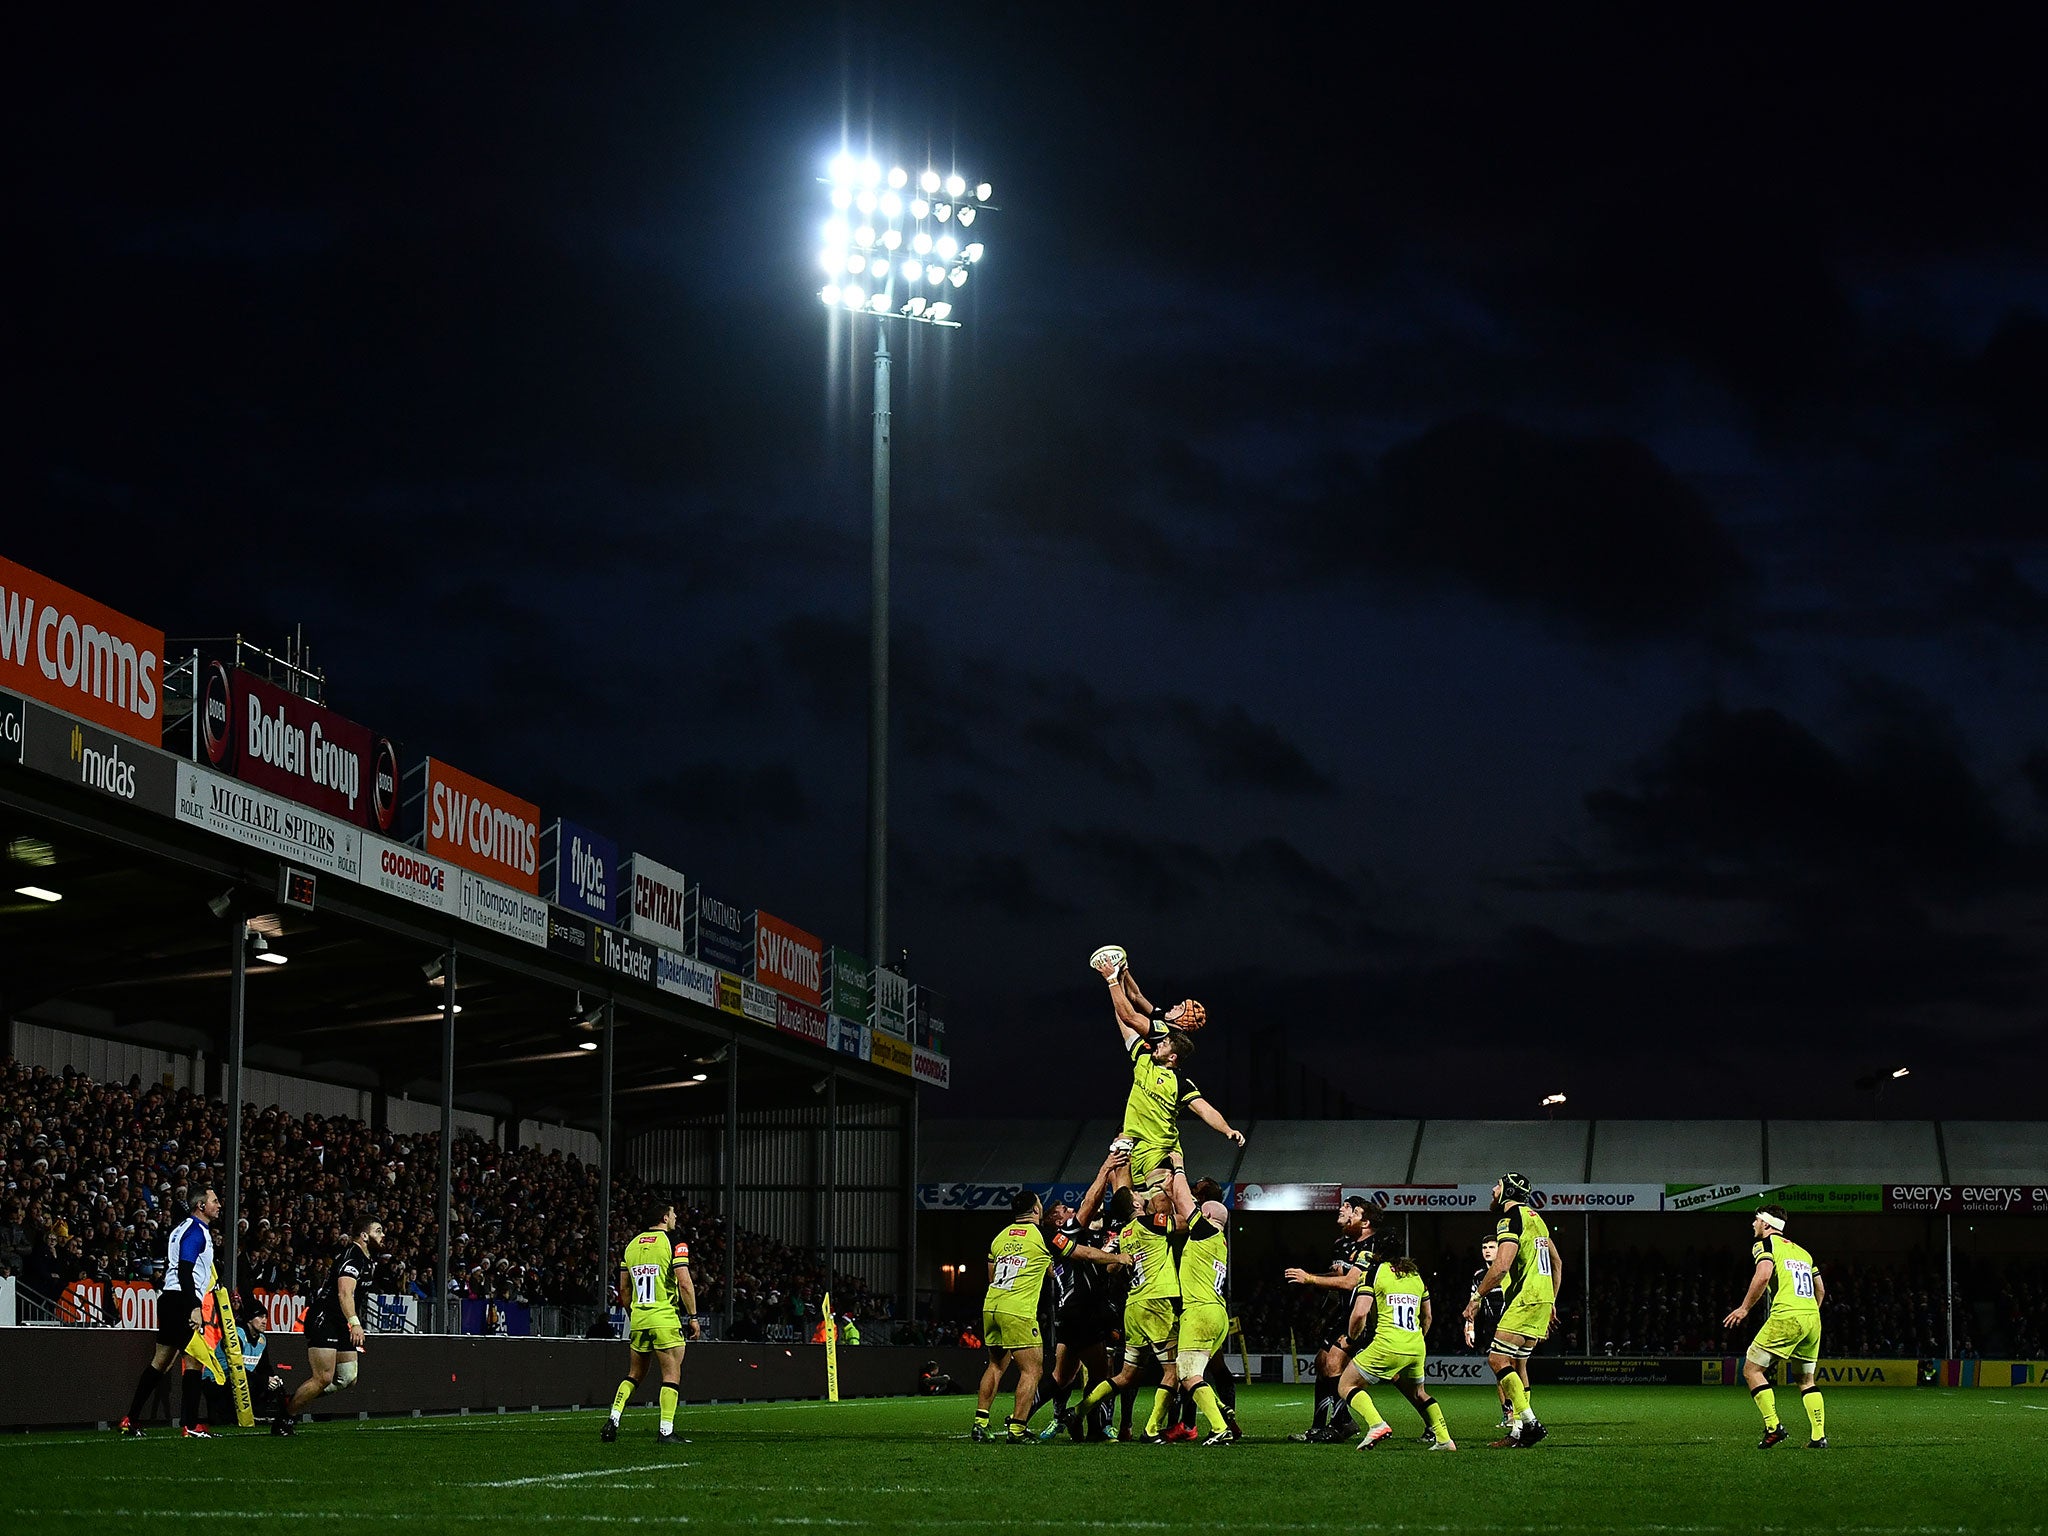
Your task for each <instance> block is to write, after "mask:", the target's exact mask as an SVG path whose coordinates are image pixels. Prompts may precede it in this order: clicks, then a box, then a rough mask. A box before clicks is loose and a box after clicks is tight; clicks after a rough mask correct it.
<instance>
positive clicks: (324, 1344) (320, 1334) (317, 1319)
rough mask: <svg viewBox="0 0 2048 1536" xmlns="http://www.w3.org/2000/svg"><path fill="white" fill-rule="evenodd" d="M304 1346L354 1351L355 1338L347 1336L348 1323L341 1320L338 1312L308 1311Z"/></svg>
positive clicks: (351, 1352) (350, 1352) (352, 1352)
mask: <svg viewBox="0 0 2048 1536" xmlns="http://www.w3.org/2000/svg"><path fill="white" fill-rule="evenodd" d="M306 1348H308V1349H333V1350H341V1351H345V1352H347V1353H349V1354H354V1353H355V1348H356V1344H355V1340H354V1339H351V1338H350V1337H349V1336H348V1325H347V1324H346V1323H344V1322H342V1320H341V1314H340V1313H339V1312H308V1313H307V1314H306Z"/></svg>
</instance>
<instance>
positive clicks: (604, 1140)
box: [597, 997, 618, 1317]
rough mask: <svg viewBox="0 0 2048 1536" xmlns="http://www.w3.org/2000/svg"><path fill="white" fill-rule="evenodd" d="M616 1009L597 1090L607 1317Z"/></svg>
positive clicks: (611, 1011)
mask: <svg viewBox="0 0 2048 1536" xmlns="http://www.w3.org/2000/svg"><path fill="white" fill-rule="evenodd" d="M616 1018H617V1008H616V1005H615V1004H614V1002H613V1000H612V999H611V998H609V997H608V998H606V999H605V1000H604V1069H603V1070H604V1082H603V1084H602V1085H601V1086H600V1088H599V1089H598V1100H597V1104H598V1109H597V1115H598V1161H599V1172H598V1193H597V1304H598V1307H599V1308H600V1309H601V1311H602V1313H603V1315H604V1316H606V1317H610V1316H611V1312H612V1302H613V1300H614V1297H615V1294H616V1292H617V1290H618V1285H617V1282H616V1281H615V1280H614V1279H613V1278H612V1277H613V1276H614V1275H615V1274H617V1271H616V1270H615V1269H614V1268H613V1267H612V1262H611V1254H612V1136H613V1124H612V1071H613V1056H612V1049H613V1044H612V1026H613V1024H614V1023H615V1022H616Z"/></svg>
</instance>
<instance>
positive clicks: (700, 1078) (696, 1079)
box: [690, 1072, 711, 1083]
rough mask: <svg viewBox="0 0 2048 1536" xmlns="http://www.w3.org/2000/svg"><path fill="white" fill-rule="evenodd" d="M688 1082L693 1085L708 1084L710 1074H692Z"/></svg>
mask: <svg viewBox="0 0 2048 1536" xmlns="http://www.w3.org/2000/svg"><path fill="white" fill-rule="evenodd" d="M690 1081H691V1082H693V1083H708V1082H710V1081H711V1074H710V1073H709V1072H692V1073H691V1074H690Z"/></svg>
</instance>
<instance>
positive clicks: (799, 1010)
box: [775, 997, 829, 1045]
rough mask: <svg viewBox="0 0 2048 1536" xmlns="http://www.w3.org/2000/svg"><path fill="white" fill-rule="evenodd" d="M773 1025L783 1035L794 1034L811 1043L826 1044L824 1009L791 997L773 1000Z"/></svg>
mask: <svg viewBox="0 0 2048 1536" xmlns="http://www.w3.org/2000/svg"><path fill="white" fill-rule="evenodd" d="M775 1027H776V1028H777V1029H779V1030H781V1031H782V1032H783V1033H784V1034H785V1035H796V1036H798V1037H800V1038H801V1039H805V1040H808V1041H810V1042H811V1044H813V1045H827V1044H829V1042H828V1039H827V1031H826V1028H825V1011H824V1009H822V1008H813V1007H812V1006H811V1005H810V1004H809V1003H803V1002H798V1001H797V1000H796V999H795V998H793V997H778V998H777V999H776V1000H775Z"/></svg>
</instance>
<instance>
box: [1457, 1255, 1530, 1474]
mask: <svg viewBox="0 0 2048 1536" xmlns="http://www.w3.org/2000/svg"><path fill="white" fill-rule="evenodd" d="M1499 1247H1500V1245H1499V1244H1498V1243H1496V1242H1494V1240H1493V1239H1492V1238H1491V1237H1488V1238H1486V1239H1485V1240H1483V1241H1482V1242H1481V1243H1480V1244H1479V1267H1478V1268H1477V1269H1475V1270H1473V1271H1472V1295H1471V1298H1470V1299H1473V1300H1476V1301H1478V1303H1479V1311H1478V1314H1477V1315H1476V1316H1473V1317H1469V1318H1467V1319H1466V1320H1465V1347H1466V1348H1467V1349H1476V1350H1479V1351H1480V1352H1481V1353H1485V1352H1486V1351H1488V1350H1491V1349H1492V1348H1493V1334H1494V1330H1495V1329H1497V1328H1498V1327H1499V1326H1500V1309H1501V1306H1502V1304H1503V1303H1504V1302H1505V1301H1506V1300H1507V1296H1506V1295H1505V1293H1503V1292H1501V1291H1499V1290H1491V1291H1488V1292H1487V1293H1486V1294H1485V1295H1484V1296H1481V1295H1480V1294H1479V1282H1480V1281H1482V1280H1484V1279H1485V1278H1486V1272H1487V1271H1488V1270H1490V1269H1492V1268H1493V1256H1494V1254H1495V1253H1496V1252H1497V1251H1499ZM1517 1374H1519V1375H1520V1376H1521V1378H1522V1391H1523V1392H1524V1393H1525V1394H1526V1393H1527V1392H1528V1390H1529V1362H1528V1361H1526V1360H1524V1361H1522V1362H1521V1363H1520V1365H1519V1366H1518V1367H1517ZM1493 1389H1494V1391H1495V1392H1497V1393H1499V1394H1500V1432H1501V1433H1502V1434H1503V1435H1506V1434H1508V1433H1509V1432H1510V1431H1511V1430H1513V1429H1514V1427H1515V1419H1514V1415H1513V1414H1511V1413H1509V1412H1508V1389H1507V1388H1506V1387H1504V1386H1502V1385H1501V1384H1500V1383H1499V1382H1495V1383H1494V1384H1493Z"/></svg>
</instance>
